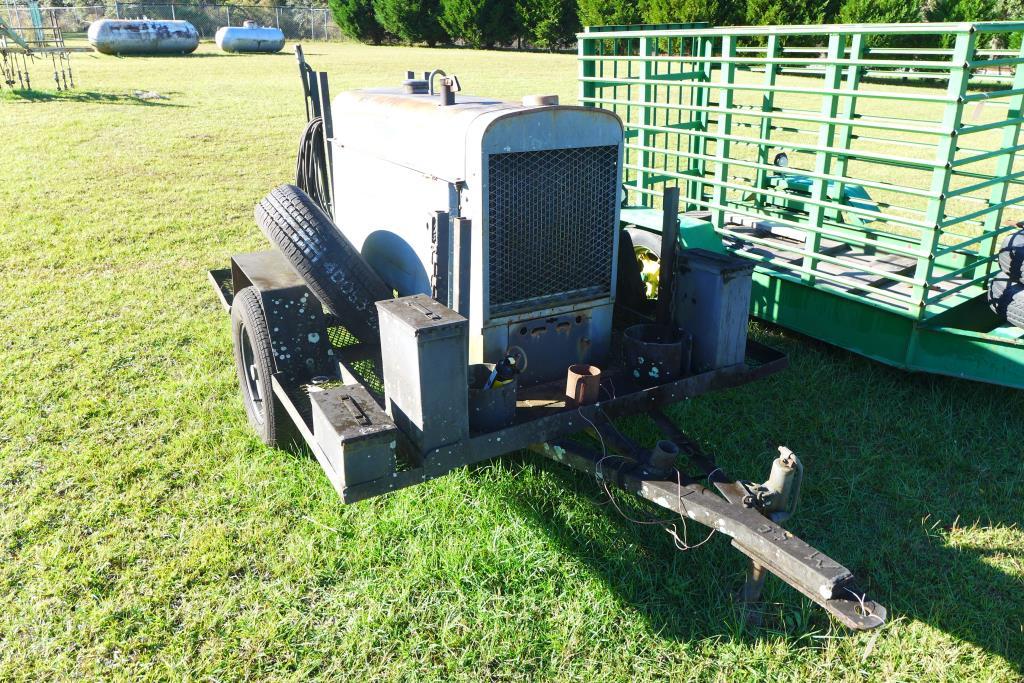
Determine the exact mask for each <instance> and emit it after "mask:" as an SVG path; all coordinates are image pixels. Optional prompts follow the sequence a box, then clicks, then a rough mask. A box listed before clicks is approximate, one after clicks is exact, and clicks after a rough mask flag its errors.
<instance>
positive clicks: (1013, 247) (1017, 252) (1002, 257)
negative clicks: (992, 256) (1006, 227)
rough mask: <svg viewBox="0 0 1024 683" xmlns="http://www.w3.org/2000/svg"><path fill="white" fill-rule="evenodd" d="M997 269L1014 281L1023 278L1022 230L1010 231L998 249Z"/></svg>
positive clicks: (1023, 236) (1023, 250)
mask: <svg viewBox="0 0 1024 683" xmlns="http://www.w3.org/2000/svg"><path fill="white" fill-rule="evenodd" d="M999 269H1000V270H1002V271H1003V273H1004V274H1005V275H1006V276H1007V277H1008V278H1010V280H1012V281H1014V282H1020V281H1021V280H1022V279H1024V277H1022V276H1024V230H1018V231H1017V232H1011V233H1010V234H1009V235H1007V236H1006V239H1004V240H1003V246H1002V248H1001V249H1000V250H999Z"/></svg>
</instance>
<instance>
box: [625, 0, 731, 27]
mask: <svg viewBox="0 0 1024 683" xmlns="http://www.w3.org/2000/svg"><path fill="white" fill-rule="evenodd" d="M644 21H646V22H647V23H650V24H669V23H678V22H682V23H692V22H695V21H706V22H708V23H709V24H711V25H712V26H729V25H735V24H738V23H743V21H744V7H743V5H742V4H740V3H738V2H735V1H734V0H647V2H646V3H645V6H644Z"/></svg>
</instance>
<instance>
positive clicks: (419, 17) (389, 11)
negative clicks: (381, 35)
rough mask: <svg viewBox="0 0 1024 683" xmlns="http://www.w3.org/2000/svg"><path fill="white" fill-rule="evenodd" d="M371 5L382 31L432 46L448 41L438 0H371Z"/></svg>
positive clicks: (408, 40) (403, 39) (405, 39)
mask: <svg viewBox="0 0 1024 683" xmlns="http://www.w3.org/2000/svg"><path fill="white" fill-rule="evenodd" d="M373 8H374V11H375V16H376V17H377V21H378V22H379V23H380V25H381V26H382V27H383V28H384V30H385V31H387V32H388V33H391V34H392V35H395V36H398V38H399V39H400V40H402V41H404V42H406V43H426V44H427V45H429V46H430V47H434V46H435V45H437V44H438V43H444V42H447V40H448V34H447V33H445V30H444V27H442V26H441V22H440V19H441V2H440V0H373Z"/></svg>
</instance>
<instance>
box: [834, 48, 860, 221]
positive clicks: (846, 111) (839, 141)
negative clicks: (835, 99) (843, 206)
mask: <svg viewBox="0 0 1024 683" xmlns="http://www.w3.org/2000/svg"><path fill="white" fill-rule="evenodd" d="M864 48H865V43H864V35H863V34H861V33H858V34H856V35H855V36H853V38H852V39H851V40H850V59H851V60H852V61H857V60H860V59H863V58H864ZM863 72H864V67H862V66H860V65H859V64H854V65H850V67H849V71H848V72H847V75H846V88H845V89H846V90H849V91H850V92H856V91H857V89H858V88H860V79H861V75H862V74H863ZM839 101H840V111H841V114H840V116H839V117H838V118H841V119H843V120H845V121H851V122H852V121H853V119H854V118H856V110H857V98H856V97H853V96H849V97H846V96H843V97H840V98H839ZM852 140H853V125H850V124H846V125H841V126H839V128H838V130H837V131H836V141H835V146H836V147H837V148H839V149H844V150H847V151H849V149H850V142H851V141H852ZM849 163H850V158H849V157H846V156H841V157H839V158H838V159H836V162H835V172H834V175H837V176H842V177H844V178H845V177H846V168H847V166H848V165H849ZM844 185H845V183H844V182H843V181H839V182H837V188H836V189H837V192H836V196H835V200H836V201H837V202H842V201H843V186H844Z"/></svg>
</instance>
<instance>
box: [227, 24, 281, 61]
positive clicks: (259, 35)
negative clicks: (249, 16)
mask: <svg viewBox="0 0 1024 683" xmlns="http://www.w3.org/2000/svg"><path fill="white" fill-rule="evenodd" d="M214 40H215V41H216V43H217V47H219V48H220V49H221V50H224V52H262V53H266V54H272V53H274V52H280V51H281V50H282V49H283V48H284V31H282V30H281V29H279V28H274V27H273V26H260V25H258V24H257V23H256V22H255V21H246V22H245V23H243V24H242V25H241V26H222V27H220V28H219V29H217V34H216V35H215V36H214Z"/></svg>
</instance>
